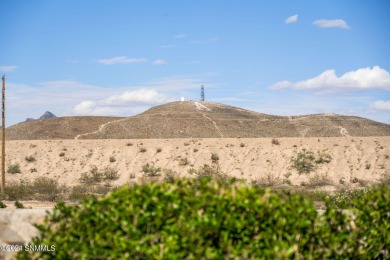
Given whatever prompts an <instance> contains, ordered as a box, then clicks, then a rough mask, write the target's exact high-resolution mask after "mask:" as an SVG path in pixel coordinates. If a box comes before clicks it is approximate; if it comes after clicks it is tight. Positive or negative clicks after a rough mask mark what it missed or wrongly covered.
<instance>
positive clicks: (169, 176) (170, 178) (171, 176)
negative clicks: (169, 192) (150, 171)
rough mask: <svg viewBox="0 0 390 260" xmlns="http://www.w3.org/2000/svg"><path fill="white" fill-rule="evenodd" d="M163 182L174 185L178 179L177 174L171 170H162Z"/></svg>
mask: <svg viewBox="0 0 390 260" xmlns="http://www.w3.org/2000/svg"><path fill="white" fill-rule="evenodd" d="M163 176H164V181H165V182H168V183H174V182H175V180H176V179H178V178H179V174H178V173H177V172H175V171H173V170H171V169H164V170H163Z"/></svg>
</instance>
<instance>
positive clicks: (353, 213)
mask: <svg viewBox="0 0 390 260" xmlns="http://www.w3.org/2000/svg"><path fill="white" fill-rule="evenodd" d="M389 195H390V191H389V189H388V188H385V187H381V188H378V189H375V190H372V191H370V192H367V193H366V194H365V197H364V198H363V199H362V200H361V201H356V203H355V204H354V206H355V207H356V209H354V210H350V211H347V212H346V213H343V212H342V211H340V210H338V209H337V208H336V207H334V206H333V205H332V204H331V202H330V201H328V207H329V208H328V210H326V211H325V212H324V213H322V214H320V215H319V214H318V213H317V210H316V208H315V207H314V205H313V203H312V201H311V200H310V199H308V198H305V197H303V196H301V195H298V194H289V193H280V194H276V193H273V192H271V191H270V190H264V189H262V188H259V187H250V186H247V185H245V184H242V183H232V184H228V183H226V182H225V183H221V182H218V181H215V180H211V179H209V178H200V179H191V180H180V181H175V182H173V183H150V184H145V185H140V186H138V185H137V186H133V187H122V188H121V189H118V190H116V191H113V192H112V193H110V194H108V195H106V196H104V197H100V198H96V197H93V198H87V199H86V200H84V201H83V202H82V203H81V204H80V205H78V206H66V205H64V204H63V203H59V204H58V205H57V206H56V209H55V210H54V211H53V213H52V214H51V215H49V217H48V218H47V219H46V222H45V224H43V225H40V226H39V229H40V231H41V237H40V238H36V239H34V240H33V242H32V243H34V244H37V245H38V244H40V245H42V244H46V245H55V246H56V251H54V252H37V253H35V254H36V255H33V254H32V253H31V252H21V253H20V254H19V255H18V257H19V259H26V258H27V259H30V258H33V257H35V258H38V259H248V258H249V259H285V258H304V259H317V258H321V259H323V258H332V259H333V258H387V257H389V252H388V248H389V237H388V236H386V232H388V231H389V223H390V221H389V215H390V213H389V212H390V210H389V205H390V199H389Z"/></svg>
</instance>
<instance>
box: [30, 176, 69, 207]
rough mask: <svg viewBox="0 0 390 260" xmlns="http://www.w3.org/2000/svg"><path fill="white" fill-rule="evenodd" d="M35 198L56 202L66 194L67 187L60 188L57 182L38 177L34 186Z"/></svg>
mask: <svg viewBox="0 0 390 260" xmlns="http://www.w3.org/2000/svg"><path fill="white" fill-rule="evenodd" d="M31 188H32V191H33V192H34V198H36V199H39V200H47V201H55V200H56V199H59V198H60V197H61V193H65V192H66V188H65V186H60V185H59V184H58V181H57V180H54V179H51V178H48V177H38V178H36V179H35V180H34V182H33V184H32V187H31Z"/></svg>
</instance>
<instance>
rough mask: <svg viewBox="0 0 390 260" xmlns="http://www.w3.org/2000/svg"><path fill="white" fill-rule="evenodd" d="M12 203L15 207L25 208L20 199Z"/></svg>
mask: <svg viewBox="0 0 390 260" xmlns="http://www.w3.org/2000/svg"><path fill="white" fill-rule="evenodd" d="M14 205H15V207H16V208H17V209H24V208H25V207H24V205H23V203H22V202H20V201H18V200H17V201H15V203H14Z"/></svg>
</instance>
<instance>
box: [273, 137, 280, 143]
mask: <svg viewBox="0 0 390 260" xmlns="http://www.w3.org/2000/svg"><path fill="white" fill-rule="evenodd" d="M271 143H272V144H274V145H280V142H279V140H278V139H276V138H273V139H272V141H271Z"/></svg>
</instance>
